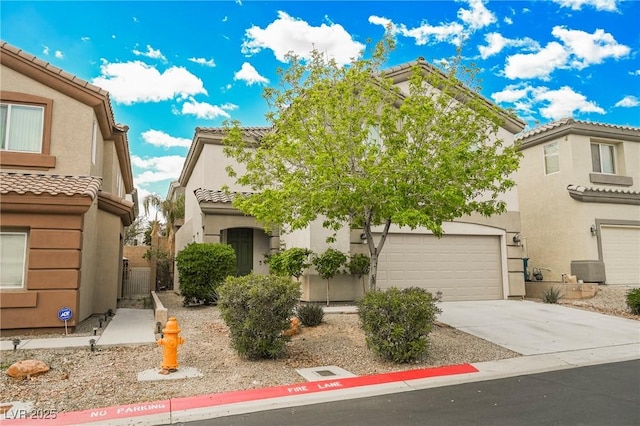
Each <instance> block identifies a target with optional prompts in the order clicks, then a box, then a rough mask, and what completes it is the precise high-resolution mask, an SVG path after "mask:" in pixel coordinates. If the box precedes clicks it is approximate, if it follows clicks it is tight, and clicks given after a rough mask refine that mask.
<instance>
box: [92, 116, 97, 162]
mask: <svg viewBox="0 0 640 426" xmlns="http://www.w3.org/2000/svg"><path fill="white" fill-rule="evenodd" d="M97 149H98V123H96V122H95V121H94V122H93V130H92V134H91V164H96V151H97Z"/></svg>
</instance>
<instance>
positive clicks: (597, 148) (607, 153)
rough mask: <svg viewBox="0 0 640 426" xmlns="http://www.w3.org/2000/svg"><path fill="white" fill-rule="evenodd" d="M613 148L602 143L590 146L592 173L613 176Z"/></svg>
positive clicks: (614, 166)
mask: <svg viewBox="0 0 640 426" xmlns="http://www.w3.org/2000/svg"><path fill="white" fill-rule="evenodd" d="M615 154H616V150H615V146H614V145H609V144H604V143H592V144H591V166H592V168H593V172H594V173H606V174H611V175H612V174H615V173H616V164H615Z"/></svg>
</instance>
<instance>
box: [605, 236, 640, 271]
mask: <svg viewBox="0 0 640 426" xmlns="http://www.w3.org/2000/svg"><path fill="white" fill-rule="evenodd" d="M600 235H601V236H602V260H603V261H604V271H605V274H606V277H607V284H640V226H604V225H602V226H601V227H600Z"/></svg>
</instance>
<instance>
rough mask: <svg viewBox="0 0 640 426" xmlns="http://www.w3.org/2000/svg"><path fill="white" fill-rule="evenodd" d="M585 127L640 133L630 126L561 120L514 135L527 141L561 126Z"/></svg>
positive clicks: (516, 138) (570, 119)
mask: <svg viewBox="0 0 640 426" xmlns="http://www.w3.org/2000/svg"><path fill="white" fill-rule="evenodd" d="M574 124H575V125H586V126H590V127H593V128H602V129H614V130H626V131H632V132H640V128H638V127H631V126H620V125H617V124H607V123H597V122H593V121H584V120H574V119H573V118H562V119H560V120H556V121H552V122H550V123H546V124H543V125H542V126H538V127H535V128H533V129H531V130H528V131H526V132H522V133H520V134H518V135H516V137H515V140H523V139H527V138H529V137H531V136H535V135H539V134H541V133H545V132H548V131H550V130H553V129H557V128H559V127H562V126H571V125H574Z"/></svg>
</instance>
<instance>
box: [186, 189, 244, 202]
mask: <svg viewBox="0 0 640 426" xmlns="http://www.w3.org/2000/svg"><path fill="white" fill-rule="evenodd" d="M193 192H194V193H195V194H196V199H197V200H198V202H199V203H231V202H232V201H233V200H235V199H236V197H238V195H250V194H251V192H229V193H226V192H225V191H216V190H213V189H204V188H198V189H196V190H195V191H193Z"/></svg>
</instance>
